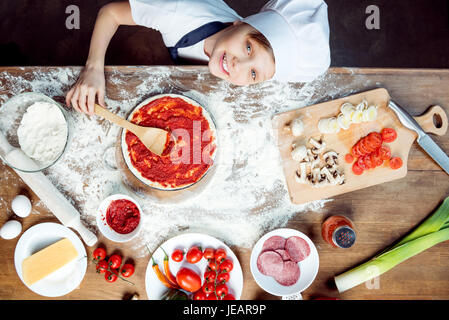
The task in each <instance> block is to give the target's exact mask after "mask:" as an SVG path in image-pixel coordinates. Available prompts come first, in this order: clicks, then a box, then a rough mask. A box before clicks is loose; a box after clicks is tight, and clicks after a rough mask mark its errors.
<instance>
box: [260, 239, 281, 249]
mask: <svg viewBox="0 0 449 320" xmlns="http://www.w3.org/2000/svg"><path fill="white" fill-rule="evenodd" d="M284 247H285V238H283V237H280V236H272V237H270V238H268V239H267V240H265V242H264V243H263V246H262V251H269V250H273V251H274V250H277V249H284Z"/></svg>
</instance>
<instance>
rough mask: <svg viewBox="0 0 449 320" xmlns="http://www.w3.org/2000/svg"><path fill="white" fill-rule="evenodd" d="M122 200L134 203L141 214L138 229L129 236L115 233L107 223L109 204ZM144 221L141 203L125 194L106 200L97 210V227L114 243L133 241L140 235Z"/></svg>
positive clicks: (128, 234)
mask: <svg viewBox="0 0 449 320" xmlns="http://www.w3.org/2000/svg"><path fill="white" fill-rule="evenodd" d="M120 199H126V200H129V201H131V202H133V203H134V204H135V205H136V206H137V208H138V209H139V212H140V220H139V224H138V225H137V227H136V228H135V229H134V230H133V231H132V232H130V233H127V234H121V233H118V232H116V231H114V230H113V229H112V228H111V227H110V226H109V225H108V224H107V222H106V212H107V210H108V207H109V204H110V203H111V202H112V201H114V200H120ZM142 219H143V211H142V208H141V207H140V205H139V203H138V202H137V201H136V200H134V199H133V198H131V197H129V196H127V195H124V194H113V195H111V196H109V197H107V198H106V199H104V200H103V201H102V202H101V204H100V206H99V207H98V210H97V226H98V229H100V232H101V233H102V234H103V235H104V236H105V237H106V238H108V239H109V240H111V241H114V242H126V241H130V240H131V239H133V238H134V237H135V236H137V234H138V233H139V231H140V229H141V225H142Z"/></svg>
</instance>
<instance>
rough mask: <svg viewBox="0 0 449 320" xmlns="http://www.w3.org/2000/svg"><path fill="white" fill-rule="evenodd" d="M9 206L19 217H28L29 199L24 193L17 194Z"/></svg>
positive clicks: (29, 210) (29, 209)
mask: <svg viewBox="0 0 449 320" xmlns="http://www.w3.org/2000/svg"><path fill="white" fill-rule="evenodd" d="M11 208H12V211H14V213H15V214H16V215H18V216H19V217H21V218H25V217H28V215H29V214H30V212H31V201H30V199H28V198H27V197H26V196H24V195H18V196H17V197H15V198H14V199H13V200H12V203H11Z"/></svg>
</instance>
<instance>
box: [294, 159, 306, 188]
mask: <svg viewBox="0 0 449 320" xmlns="http://www.w3.org/2000/svg"><path fill="white" fill-rule="evenodd" d="M299 169H300V171H296V175H295V180H296V182H298V183H305V184H306V183H307V163H306V162H301V163H300V164H299Z"/></svg>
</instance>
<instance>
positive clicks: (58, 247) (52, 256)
mask: <svg viewBox="0 0 449 320" xmlns="http://www.w3.org/2000/svg"><path fill="white" fill-rule="evenodd" d="M77 256H78V251H77V250H76V248H75V247H74V246H73V244H72V242H71V241H70V240H69V239H67V238H64V239H62V240H59V241H57V242H55V243H53V244H52V245H49V246H48V247H46V248H44V249H42V250H40V251H38V252H36V253H35V254H33V255H31V256H29V257H28V258H26V259H24V260H23V262H22V276H23V280H24V282H25V283H26V284H27V285H32V284H34V283H36V282H38V281H39V280H41V279H43V278H45V277H46V276H48V275H49V274H50V273H52V272H54V271H56V270H58V269H60V268H62V267H63V266H65V265H66V264H67V263H69V262H70V261H72V260H74V259H75V258H76V257H77Z"/></svg>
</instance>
